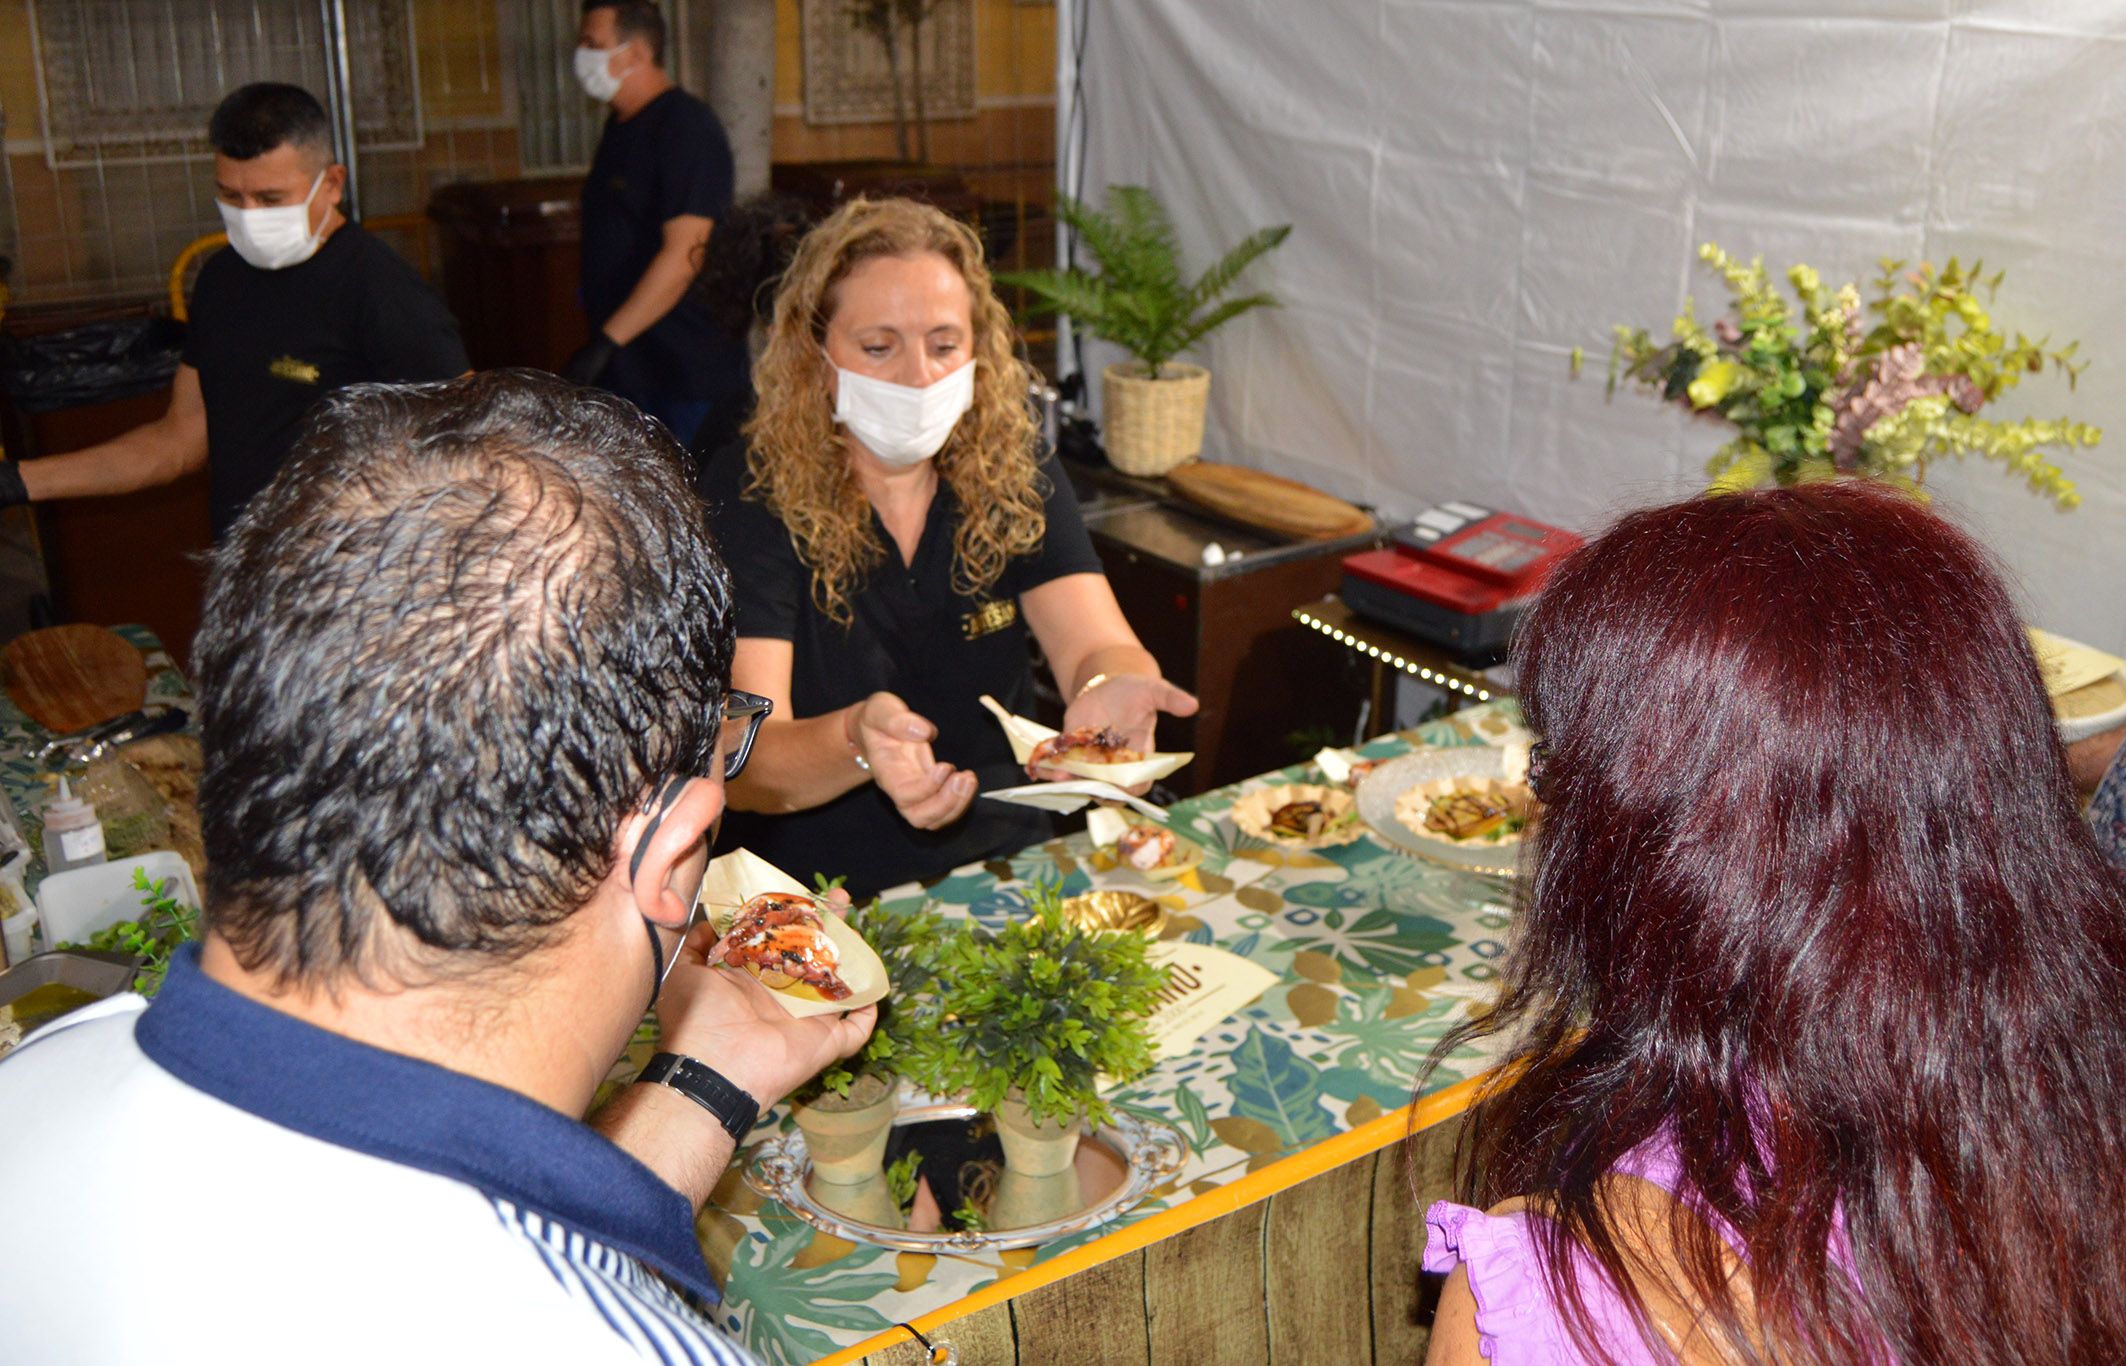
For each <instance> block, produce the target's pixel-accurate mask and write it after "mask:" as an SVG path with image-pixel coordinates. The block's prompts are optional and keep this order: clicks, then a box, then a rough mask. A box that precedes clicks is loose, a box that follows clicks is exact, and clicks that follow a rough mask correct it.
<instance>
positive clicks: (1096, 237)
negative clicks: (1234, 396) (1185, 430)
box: [997, 185, 1292, 379]
mask: <svg viewBox="0 0 2126 1366" xmlns="http://www.w3.org/2000/svg"><path fill="white" fill-rule="evenodd" d="M1056 216H1057V217H1059V218H1061V219H1062V220H1063V221H1064V223H1066V224H1067V225H1069V227H1070V229H1071V230H1072V231H1073V232H1075V233H1077V234H1078V240H1079V241H1081V242H1083V243H1084V244H1085V248H1086V250H1087V251H1088V252H1090V253H1091V255H1092V258H1093V261H1094V262H1095V263H1096V264H1097V265H1098V266H1099V272H1098V273H1097V274H1094V273H1092V272H1090V271H1086V270H1082V269H1079V268H1077V267H1072V268H1070V269H1067V270H1034V271H1020V272H1013V273H1008V274H1001V275H999V276H998V277H997V279H998V281H999V282H1000V283H1003V284H1007V285H1016V286H1018V287H1020V288H1022V289H1025V290H1026V291H1028V292H1029V293H1031V294H1032V295H1033V296H1034V299H1035V302H1034V304H1033V305H1032V307H1031V309H1030V311H1031V312H1034V313H1063V314H1067V315H1068V316H1069V317H1070V319H1071V321H1073V322H1074V323H1076V324H1078V325H1079V326H1081V327H1084V328H1086V329H1088V330H1090V331H1091V332H1092V334H1093V335H1094V336H1096V337H1099V338H1101V339H1102V340H1104V341H1111V342H1113V343H1115V344H1116V345H1118V346H1121V347H1125V348H1127V349H1128V351H1129V352H1130V354H1131V355H1133V356H1135V357H1136V358H1137V359H1138V360H1140V361H1142V362H1143V363H1144V366H1145V369H1146V372H1147V374H1148V375H1149V377H1150V378H1152V379H1160V378H1163V376H1162V375H1161V374H1160V373H1159V372H1160V369H1161V367H1163V366H1164V365H1165V364H1166V363H1167V362H1168V361H1170V360H1172V359H1173V358H1174V357H1175V356H1176V355H1179V354H1180V353H1181V352H1183V351H1185V350H1187V349H1188V348H1189V347H1191V346H1194V345H1195V344H1196V343H1197V342H1199V341H1201V340H1203V339H1204V338H1205V337H1206V336H1208V335H1210V334H1211V333H1212V332H1214V331H1216V330H1217V329H1218V328H1220V327H1223V326H1225V324H1227V323H1229V322H1231V321H1232V320H1233V319H1235V318H1237V317H1239V316H1240V315H1241V314H1243V313H1246V312H1247V311H1249V310H1250V309H1255V308H1265V307H1272V306H1274V305H1275V304H1276V303H1277V300H1276V299H1274V298H1273V297H1271V296H1270V295H1268V294H1246V295H1242V296H1241V297H1239V298H1235V299H1225V295H1226V294H1228V293H1229V292H1231V290H1232V288H1233V286H1234V285H1235V284H1237V283H1238V282H1239V279H1240V275H1241V272H1243V271H1245V270H1246V269H1247V268H1248V267H1249V266H1250V265H1252V264H1254V262H1255V260H1256V258H1257V257H1260V256H1261V255H1263V253H1265V252H1268V251H1270V250H1272V249H1273V248H1275V247H1276V246H1277V245H1278V244H1279V243H1281V242H1283V241H1284V239H1285V238H1286V237H1288V236H1290V235H1291V232H1292V229H1291V225H1289V224H1286V225H1284V226H1282V227H1275V228H1263V229H1261V230H1260V231H1257V232H1253V233H1250V234H1248V236H1247V237H1245V238H1244V239H1242V240H1241V242H1240V244H1239V245H1238V246H1236V247H1234V248H1233V249H1232V250H1231V251H1228V252H1227V253H1225V255H1223V256H1221V257H1220V258H1219V259H1218V261H1217V263H1216V264H1215V265H1213V266H1212V267H1211V268H1210V269H1209V270H1206V271H1205V272H1203V274H1201V275H1199V276H1197V277H1196V279H1195V280H1194V281H1193V282H1188V281H1184V280H1183V279H1182V275H1181V246H1180V242H1179V240H1178V239H1177V238H1176V237H1175V234H1174V223H1173V220H1172V219H1171V218H1170V217H1168V215H1167V212H1166V206H1165V205H1163V204H1161V203H1160V202H1159V198H1158V196H1157V195H1155V194H1153V193H1152V192H1151V191H1150V190H1148V189H1146V188H1144V187H1143V186H1142V185H1111V186H1109V187H1108V190H1107V206H1106V209H1105V210H1104V211H1103V210H1099V209H1095V208H1093V207H1091V206H1090V205H1088V204H1086V203H1084V202H1083V201H1081V200H1076V199H1073V198H1071V197H1070V196H1069V195H1058V196H1057V197H1056ZM1221 299H1224V302H1222V303H1221V302H1219V300H1221Z"/></svg>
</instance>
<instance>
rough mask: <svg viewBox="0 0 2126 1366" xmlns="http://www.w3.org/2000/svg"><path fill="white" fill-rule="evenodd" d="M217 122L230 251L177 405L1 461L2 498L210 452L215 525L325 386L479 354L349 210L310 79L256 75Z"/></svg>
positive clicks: (163, 476) (213, 270) (212, 282)
mask: <svg viewBox="0 0 2126 1366" xmlns="http://www.w3.org/2000/svg"><path fill="white" fill-rule="evenodd" d="M207 132H208V137H209V138H210V139H211V140H212V142H213V144H214V192H215V197H216V199H217V200H218V201H219V203H220V207H221V216H222V222H223V224H224V226H225V227H226V228H227V229H228V234H229V246H230V250H228V251H222V252H216V253H215V254H214V255H213V256H212V257H210V258H208V261H207V264H206V266H205V267H204V268H203V269H202V270H201V271H200V273H199V281H198V284H197V285H196V286H195V287H194V289H193V292H192V308H191V317H190V319H189V320H188V321H187V323H186V328H185V351H184V361H183V363H182V364H180V365H179V366H178V367H177V375H176V378H175V379H174V380H173V381H172V383H171V389H170V407H169V410H168V411H167V412H165V413H164V414H163V415H162V416H161V417H160V418H158V419H157V420H156V421H154V422H150V423H148V424H147V425H146V426H142V427H136V428H134V429H133V430H132V431H130V432H127V433H125V434H124V435H122V436H118V437H114V438H113V439H111V440H109V441H106V442H104V443H102V444H101V445H97V446H91V447H89V448H88V449H86V450H80V451H74V452H71V453H69V454H66V455H58V456H52V457H49V458H47V459H42V460H33V461H29V462H26V463H23V464H13V463H9V464H5V465H0V506H4V505H11V504H14V503H20V502H25V501H30V502H47V501H50V500H52V499H56V498H82V497H89V496H93V495H97V494H111V493H130V492H132V491H133V490H135V489H142V488H149V487H152V486H154V485H158V484H167V483H170V482H171V481H173V480H175V479H178V478H180V477H182V476H184V475H186V474H189V473H191V472H192V471H193V470H196V469H198V468H199V467H200V466H201V465H205V466H207V469H208V483H209V491H210V504H211V514H212V518H213V526H214V537H215V539H216V540H220V539H221V537H222V534H223V533H224V532H226V531H227V530H228V529H229V526H230V524H231V523H233V522H234V521H235V520H236V516H237V514H238V513H240V512H242V511H243V508H244V504H245V503H247V502H249V501H250V499H251V496H252V495H253V494H255V493H257V492H258V491H259V490H260V489H262V488H264V487H265V486H266V485H267V484H268V483H269V482H271V481H272V479H273V476H274V474H275V473H276V472H278V471H279V469H280V467H281V461H282V460H283V459H284V458H286V456H287V454H288V450H289V447H290V446H292V445H293V444H294V442H295V437H296V431H297V428H298V424H299V423H300V422H301V421H302V418H303V416H304V414H305V413H307V412H308V411H309V410H310V407H311V405H312V404H314V403H315V402H316V401H317V400H318V399H319V398H321V397H322V396H324V395H325V394H328V393H330V392H331V391H332V390H334V389H337V388H340V387H341V386H342V385H347V384H354V383H359V382H361V381H365V380H430V379H448V378H450V377H452V376H454V375H461V374H464V373H465V372H466V371H467V370H468V369H470V368H471V367H470V366H469V365H468V364H467V363H466V360H465V347H464V346H463V344H462V343H460V341H459V340H458V325H457V323H456V322H455V321H454V320H453V319H452V318H451V316H450V311H449V310H448V309H446V308H445V307H444V306H443V301H442V300H441V299H439V298H437V297H436V294H435V291H433V290H431V289H430V288H429V287H428V286H427V284H426V283H424V282H423V281H422V279H421V277H420V276H419V275H417V274H415V273H414V270H413V268H412V267H411V266H409V265H407V264H406V262H405V261H404V260H402V259H401V258H400V257H399V256H398V254H397V253H396V252H394V251H392V250H391V248H389V247H387V246H385V245H384V244H383V243H382V242H380V241H378V240H377V239H376V238H374V237H371V236H370V235H369V234H368V233H366V232H364V231H362V229H361V228H360V227H359V226H358V225H356V224H354V223H350V222H349V221H347V219H346V218H345V217H344V216H343V215H342V214H341V213H340V208H339V205H340V197H341V194H342V192H343V191H344V189H345V187H346V183H347V168H346V167H344V166H341V165H338V164H337V163H335V162H334V161H333V160H332V132H331V125H330V124H329V123H328V122H327V121H326V118H325V111H324V109H323V108H322V107H320V106H319V104H318V102H317V101H316V100H315V99H314V98H312V97H311V96H310V94H309V93H308V92H307V91H304V90H302V89H299V88H298V87H296V86H292V85H277V84H272V83H260V84H256V85H247V86H245V87H243V88H242V89H240V90H238V91H236V92H235V93H233V94H231V95H230V96H229V97H228V98H227V99H225V100H223V101H222V102H221V105H220V107H219V108H217V109H216V110H215V111H214V118H213V121H212V122H211V123H210V124H209V125H208V129H207Z"/></svg>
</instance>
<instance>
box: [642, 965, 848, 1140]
mask: <svg viewBox="0 0 2126 1366" xmlns="http://www.w3.org/2000/svg"><path fill="white" fill-rule="evenodd" d="M716 942H717V940H716V932H715V930H714V929H713V928H711V927H710V926H708V925H697V926H695V927H694V932H693V933H692V934H690V935H688V936H687V939H686V942H685V943H683V944H681V945H680V947H679V960H678V962H676V963H675V964H673V966H672V975H671V976H670V977H669V978H667V979H666V980H665V984H664V990H663V992H662V993H661V994H660V995H659V996H658V998H657V1024H658V1028H659V1030H660V1031H661V1033H662V1037H663V1044H664V1047H665V1048H666V1049H668V1050H670V1051H671V1052H674V1053H680V1054H683V1055H685V1056H687V1057H692V1058H700V1059H702V1060H703V1061H704V1062H707V1063H708V1064H709V1065H711V1066H712V1067H714V1068H715V1069H716V1070H717V1071H719V1072H721V1073H723V1074H724V1075H725V1076H726V1077H728V1078H730V1080H731V1081H732V1082H733V1083H735V1084H736V1085H737V1086H739V1087H740V1088H741V1089H742V1090H744V1091H745V1092H746V1094H748V1095H750V1096H752V1097H753V1099H755V1100H757V1101H759V1102H760V1104H761V1107H762V1108H763V1109H766V1108H767V1107H768V1106H771V1105H773V1104H775V1103H776V1102H777V1101H779V1100H781V1099H782V1098H783V1097H785V1096H787V1095H789V1094H790V1093H791V1092H792V1091H795V1090H796V1089H797V1088H798V1087H800V1086H802V1085H804V1083H805V1082H806V1081H807V1080H809V1079H811V1078H812V1077H814V1076H817V1075H818V1074H819V1072H820V1070H821V1069H822V1068H824V1067H826V1066H827V1065H828V1064H829V1063H832V1062H835V1061H838V1060H840V1059H842V1058H846V1057H848V1056H849V1055H850V1054H852V1053H854V1052H856V1050H857V1049H859V1048H862V1047H863V1046H864V1041H865V1040H866V1039H868V1038H870V1037H871V1028H872V1026H873V1025H874V1024H876V1023H877V1021H878V1008H877V1007H876V1006H875V1005H865V1006H862V1007H860V1008H858V1009H855V1010H852V1011H849V1012H847V1013H846V1014H844V1013H843V1012H841V1011H839V1010H834V1009H828V1010H824V1011H821V1012H820V1013H818V1014H810V1015H801V1016H800V1015H793V1014H791V1012H790V1010H789V1008H788V1005H787V1004H786V1001H785V998H784V996H783V995H782V993H780V992H776V991H772V990H770V989H769V988H768V987H766V986H764V985H762V983H761V981H760V979H759V978H757V977H754V976H753V975H752V974H751V973H745V972H725V971H720V970H718V969H716V968H714V967H711V966H710V965H709V961H708V955H709V954H710V952H712V951H713V949H714V947H715V945H716Z"/></svg>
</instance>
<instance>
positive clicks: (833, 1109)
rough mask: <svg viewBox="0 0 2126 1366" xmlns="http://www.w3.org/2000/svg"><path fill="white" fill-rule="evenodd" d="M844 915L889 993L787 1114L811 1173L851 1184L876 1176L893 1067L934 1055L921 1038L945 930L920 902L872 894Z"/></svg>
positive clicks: (888, 1120) (889, 1124)
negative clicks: (862, 1033)
mask: <svg viewBox="0 0 2126 1366" xmlns="http://www.w3.org/2000/svg"><path fill="white" fill-rule="evenodd" d="M825 890H826V887H825V886H824V885H823V886H822V892H823V893H824V891H825ZM848 920H849V925H850V928H852V929H854V930H855V931H856V932H857V933H858V934H860V935H862V936H863V937H864V942H866V943H868V944H869V945H871V947H872V948H873V949H874V950H876V951H877V953H878V956H879V958H880V960H881V961H882V962H884V963H885V965H886V975H887V978H888V980H890V981H891V982H892V983H893V994H892V995H891V996H889V997H887V998H886V999H885V1000H883V1001H881V1002H879V1007H878V1010H879V1015H878V1024H877V1026H876V1027H875V1028H873V1029H872V1031H871V1037H870V1038H869V1039H868V1040H866V1041H865V1043H864V1046H863V1048H862V1049H861V1050H859V1051H858V1052H857V1054H856V1055H855V1056H854V1057H851V1058H847V1059H844V1060H843V1061H841V1062H838V1063H835V1064H834V1065H833V1066H831V1067H829V1068H828V1069H827V1070H826V1071H824V1072H822V1073H820V1074H819V1075H818V1076H817V1077H814V1078H813V1079H812V1080H811V1081H810V1082H809V1083H807V1084H806V1085H805V1086H804V1087H803V1088H802V1089H801V1090H799V1092H798V1093H797V1096H796V1098H795V1099H794V1100H793V1102H792V1104H791V1113H792V1115H793V1116H794V1118H795V1119H796V1120H797V1127H798V1128H799V1129H800V1130H802V1131H803V1132H804V1135H805V1151H806V1153H808V1154H809V1155H810V1156H811V1159H812V1170H813V1173H814V1175H816V1176H817V1177H818V1178H819V1179H820V1180H821V1181H823V1182H827V1183H829V1184H835V1185H845V1186H852V1185H859V1184H862V1183H864V1182H867V1181H870V1180H873V1179H875V1178H876V1177H878V1175H879V1170H880V1166H881V1163H882V1162H883V1160H884V1158H885V1154H886V1140H887V1138H888V1137H889V1136H890V1135H891V1133H892V1129H893V1118H894V1115H895V1114H896V1113H897V1112H898V1110H899V1105H898V1098H897V1094H896V1088H897V1084H898V1081H899V1075H900V1073H901V1072H903V1071H905V1070H906V1069H907V1067H908V1065H909V1064H910V1063H911V1062H913V1061H914V1060H916V1059H919V1058H923V1057H929V1056H934V1055H935V1050H934V1049H932V1048H930V1047H929V1046H928V1045H927V1040H928V1038H929V1036H930V1035H931V1034H932V1033H933V1032H934V1031H935V1029H936V1022H935V1010H934V1008H933V1006H934V1001H933V992H932V987H933V984H934V983H935V980H936V978H935V970H936V966H937V955H938V952H939V950H940V947H941V946H942V945H943V944H944V943H945V942H946V940H947V939H948V938H949V937H950V935H951V932H950V931H948V929H947V928H946V925H945V923H944V922H943V921H942V920H940V919H939V918H938V917H937V916H934V915H932V914H930V912H929V910H928V909H927V908H925V907H922V906H908V907H901V908H898V909H894V908H889V907H887V906H885V905H884V904H883V903H881V902H880V901H879V900H878V899H877V898H876V897H874V898H872V900H870V901H869V902H867V903H865V904H864V905H863V906H853V907H851V908H850V910H849V913H848Z"/></svg>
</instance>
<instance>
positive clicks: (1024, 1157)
mask: <svg viewBox="0 0 2126 1366" xmlns="http://www.w3.org/2000/svg"><path fill="white" fill-rule="evenodd" d="M996 1118H997V1138H998V1139H999V1140H1000V1141H1001V1142H1002V1143H1003V1144H1004V1166H1005V1168H1006V1169H1007V1170H1009V1171H1015V1172H1017V1173H1019V1174H1020V1175H1021V1176H1054V1175H1056V1174H1057V1173H1058V1172H1064V1171H1068V1170H1070V1165H1071V1163H1072V1162H1073V1161H1075V1160H1076V1158H1077V1156H1078V1136H1079V1135H1080V1134H1081V1133H1083V1132H1084V1129H1085V1126H1084V1125H1083V1124H1082V1123H1080V1122H1079V1121H1077V1120H1075V1119H1074V1120H1072V1121H1070V1122H1069V1123H1068V1124H1036V1123H1034V1122H1033V1119H1032V1117H1031V1116H1029V1115H1028V1114H1027V1113H1026V1106H1025V1104H1024V1103H1022V1102H1020V1101H1017V1100H1003V1101H999V1102H998V1103H997V1109H996Z"/></svg>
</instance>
